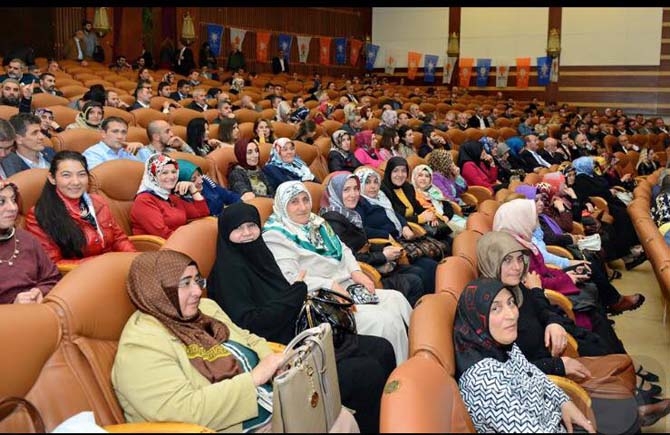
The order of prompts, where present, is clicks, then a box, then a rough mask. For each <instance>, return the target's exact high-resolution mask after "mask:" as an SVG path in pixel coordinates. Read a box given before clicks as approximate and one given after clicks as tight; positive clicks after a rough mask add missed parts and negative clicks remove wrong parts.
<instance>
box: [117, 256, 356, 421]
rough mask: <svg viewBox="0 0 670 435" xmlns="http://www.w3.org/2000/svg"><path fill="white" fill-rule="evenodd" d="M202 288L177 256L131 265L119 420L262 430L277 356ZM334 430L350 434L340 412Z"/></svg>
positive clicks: (193, 269)
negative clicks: (132, 309)
mask: <svg viewBox="0 0 670 435" xmlns="http://www.w3.org/2000/svg"><path fill="white" fill-rule="evenodd" d="M204 286H205V280H204V278H202V277H201V276H200V272H199V270H198V266H197V264H196V263H195V261H193V260H192V259H191V258H190V257H189V256H187V255H185V254H182V253H181V252H177V251H171V250H160V251H153V252H144V253H142V254H140V255H139V256H137V257H136V258H135V259H134V260H133V262H132V263H131V265H130V271H129V273H128V283H127V289H128V295H129V296H130V300H131V301H132V302H133V304H134V305H135V307H137V311H135V312H134V313H133V314H132V315H131V316H130V318H129V319H128V321H127V322H126V326H125V327H124V328H123V332H122V333H121V338H120V339H119V347H118V350H117V352H116V357H115V358H114V365H113V367H112V376H111V381H112V385H113V387H114V392H115V393H116V397H117V398H118V400H119V404H120V405H121V408H122V409H123V413H124V417H125V419H126V420H127V421H128V422H142V421H181V422H186V423H194V424H200V425H202V426H206V427H208V428H210V429H212V430H215V431H231V432H243V431H244V432H255V431H265V432H267V431H268V430H269V429H270V422H271V420H272V411H271V409H272V408H271V407H270V406H269V404H271V403H272V384H271V380H272V377H273V376H274V375H275V373H276V371H277V369H278V368H279V367H280V365H281V363H282V360H283V358H284V356H283V355H282V354H279V353H273V352H272V350H271V349H270V346H268V343H267V342H266V341H265V339H263V338H261V337H259V336H257V335H254V334H252V333H250V332H249V331H247V330H245V329H242V328H240V327H239V326H237V325H236V324H235V323H233V321H232V320H230V318H229V317H228V316H227V315H226V313H224V312H223V310H221V307H219V306H218V305H217V304H216V302H214V301H212V300H211V299H206V298H202V299H201V295H202V289H203V287H204ZM268 408H270V409H268ZM335 426H337V428H338V429H340V430H344V431H350V430H351V429H355V422H354V421H353V418H351V415H350V414H349V413H348V411H346V410H343V413H341V414H340V416H339V417H338V419H337V421H336V423H335ZM332 430H333V431H335V427H334V428H333V429H332Z"/></svg>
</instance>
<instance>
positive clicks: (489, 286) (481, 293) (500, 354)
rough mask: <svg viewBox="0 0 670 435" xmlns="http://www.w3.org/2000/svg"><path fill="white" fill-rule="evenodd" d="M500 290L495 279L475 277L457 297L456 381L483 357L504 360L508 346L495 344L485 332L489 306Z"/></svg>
mask: <svg viewBox="0 0 670 435" xmlns="http://www.w3.org/2000/svg"><path fill="white" fill-rule="evenodd" d="M503 288H505V286H504V285H503V283H502V282H500V281H498V280H496V279H492V278H478V279H476V280H474V281H470V282H469V283H468V284H467V285H466V286H465V289H463V292H462V293H461V296H460V297H459V298H458V305H457V306H456V318H455V320H454V348H455V351H456V352H455V353H456V378H457V379H458V378H460V377H461V375H462V374H463V373H465V372H466V371H467V370H468V369H469V368H470V367H472V366H473V365H475V364H477V363H478V362H479V361H481V360H483V359H485V358H494V359H497V360H498V361H501V362H504V361H507V352H509V351H510V350H511V349H512V345H502V344H500V343H498V342H496V341H495V340H494V339H493V336H492V335H491V332H490V331H489V312H490V310H491V304H492V303H493V300H494V299H495V297H496V296H497V295H498V293H499V292H500V290H502V289H503ZM513 294H514V293H513Z"/></svg>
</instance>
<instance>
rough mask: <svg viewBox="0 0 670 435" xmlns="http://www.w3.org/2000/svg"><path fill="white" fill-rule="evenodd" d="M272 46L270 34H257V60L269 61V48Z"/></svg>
mask: <svg viewBox="0 0 670 435" xmlns="http://www.w3.org/2000/svg"><path fill="white" fill-rule="evenodd" d="M269 46H270V32H256V60H257V61H258V62H267V61H268V47H269Z"/></svg>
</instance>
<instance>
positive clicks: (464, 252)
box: [451, 218, 482, 270]
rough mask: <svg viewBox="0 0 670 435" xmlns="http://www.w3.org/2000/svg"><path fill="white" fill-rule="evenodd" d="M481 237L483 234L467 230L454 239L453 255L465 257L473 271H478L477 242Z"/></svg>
mask: <svg viewBox="0 0 670 435" xmlns="http://www.w3.org/2000/svg"><path fill="white" fill-rule="evenodd" d="M469 219H470V218H468V220H469ZM481 237H482V234H481V233H478V232H477V231H473V230H467V229H466V230H465V231H462V232H461V233H460V234H459V235H457V236H456V237H455V238H454V242H453V244H452V246H451V252H452V255H454V256H457V257H463V258H464V259H465V260H467V261H468V262H469V263H470V265H471V267H472V270H477V242H478V241H479V239H480V238H481Z"/></svg>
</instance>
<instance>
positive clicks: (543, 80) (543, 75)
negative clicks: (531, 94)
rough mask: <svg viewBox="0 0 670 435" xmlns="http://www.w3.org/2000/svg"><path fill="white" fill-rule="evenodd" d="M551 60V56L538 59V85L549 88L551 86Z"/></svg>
mask: <svg viewBox="0 0 670 435" xmlns="http://www.w3.org/2000/svg"><path fill="white" fill-rule="evenodd" d="M550 63H551V60H550V57H549V56H543V57H538V58H537V84H538V85H539V86H547V85H548V84H549V72H550V70H551V65H550Z"/></svg>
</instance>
